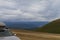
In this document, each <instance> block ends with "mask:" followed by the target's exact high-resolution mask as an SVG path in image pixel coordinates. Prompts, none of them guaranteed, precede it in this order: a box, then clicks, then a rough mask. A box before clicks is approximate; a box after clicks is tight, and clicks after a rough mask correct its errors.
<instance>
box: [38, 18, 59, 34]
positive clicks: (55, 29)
mask: <svg viewBox="0 0 60 40" xmlns="http://www.w3.org/2000/svg"><path fill="white" fill-rule="evenodd" d="M37 31H41V32H48V33H60V19H58V20H55V21H52V22H50V23H48V24H46V25H44V26H43V27H41V28H38V29H37Z"/></svg>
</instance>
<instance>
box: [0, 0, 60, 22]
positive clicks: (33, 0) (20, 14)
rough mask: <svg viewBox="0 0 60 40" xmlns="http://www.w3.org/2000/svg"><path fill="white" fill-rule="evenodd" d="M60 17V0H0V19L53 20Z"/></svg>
mask: <svg viewBox="0 0 60 40" xmlns="http://www.w3.org/2000/svg"><path fill="white" fill-rule="evenodd" d="M59 18H60V0H0V21H51V20H54V19H59Z"/></svg>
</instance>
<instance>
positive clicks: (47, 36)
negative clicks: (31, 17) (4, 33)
mask: <svg viewBox="0 0 60 40" xmlns="http://www.w3.org/2000/svg"><path fill="white" fill-rule="evenodd" d="M12 32H13V33H16V35H17V36H18V37H19V38H20V39H21V40H60V34H51V33H42V32H34V31H26V30H12Z"/></svg>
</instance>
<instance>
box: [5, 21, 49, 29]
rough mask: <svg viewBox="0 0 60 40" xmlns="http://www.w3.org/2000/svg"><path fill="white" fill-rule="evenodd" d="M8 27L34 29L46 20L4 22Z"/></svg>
mask: <svg viewBox="0 0 60 40" xmlns="http://www.w3.org/2000/svg"><path fill="white" fill-rule="evenodd" d="M5 23H6V25H7V26H8V28H13V29H28V30H32V29H36V28H38V27H41V26H43V25H45V24H47V23H48V22H5Z"/></svg>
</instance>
